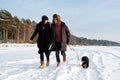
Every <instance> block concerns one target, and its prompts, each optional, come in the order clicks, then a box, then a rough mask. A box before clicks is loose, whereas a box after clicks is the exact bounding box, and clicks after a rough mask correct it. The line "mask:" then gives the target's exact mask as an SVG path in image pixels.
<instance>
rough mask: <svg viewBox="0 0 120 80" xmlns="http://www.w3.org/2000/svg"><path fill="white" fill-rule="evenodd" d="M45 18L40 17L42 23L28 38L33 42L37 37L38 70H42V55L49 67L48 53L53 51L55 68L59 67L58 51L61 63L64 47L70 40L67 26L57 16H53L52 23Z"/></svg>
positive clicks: (64, 54)
mask: <svg viewBox="0 0 120 80" xmlns="http://www.w3.org/2000/svg"><path fill="white" fill-rule="evenodd" d="M48 20H49V19H48V17H47V16H45V15H44V16H42V21H41V22H39V23H38V24H37V26H36V29H35V31H34V33H33V35H32V37H31V38H30V40H33V39H34V37H35V36H36V35H37V34H39V35H38V40H37V46H38V48H39V51H38V53H39V54H40V68H44V53H45V56H46V60H47V63H46V66H49V64H50V60H49V56H50V52H51V51H55V54H56V61H57V66H59V65H60V51H61V54H62V56H63V61H64V62H65V61H66V53H65V51H66V45H67V44H68V43H69V40H70V32H69V29H68V27H67V25H66V24H65V23H64V22H62V21H61V18H60V16H59V15H58V14H54V15H53V23H52V24H51V23H50V22H49V21H48Z"/></svg>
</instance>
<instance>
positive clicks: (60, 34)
mask: <svg viewBox="0 0 120 80" xmlns="http://www.w3.org/2000/svg"><path fill="white" fill-rule="evenodd" d="M52 29H53V35H54V36H53V40H54V41H53V42H54V51H55V52H56V60H57V66H59V65H60V56H59V52H60V51H61V54H62V56H63V62H66V53H65V51H66V46H67V44H68V43H69V41H70V32H69V29H68V27H67V25H66V24H65V23H64V22H62V21H61V19H60V16H59V15H58V14H54V15H53V23H52Z"/></svg>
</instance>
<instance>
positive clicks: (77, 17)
mask: <svg viewBox="0 0 120 80" xmlns="http://www.w3.org/2000/svg"><path fill="white" fill-rule="evenodd" d="M0 8H1V9H5V10H7V11H9V12H11V14H12V15H13V16H18V17H19V18H25V19H27V18H29V19H31V20H35V21H36V22H39V21H41V16H42V15H47V16H48V17H49V21H50V22H51V21H52V15H53V14H54V13H57V14H59V15H60V16H61V19H62V20H63V21H64V22H65V23H66V24H67V25H68V27H69V29H70V31H71V33H73V34H74V35H76V36H78V37H86V38H89V39H103V40H111V41H117V42H120V36H119V35H120V0H0Z"/></svg>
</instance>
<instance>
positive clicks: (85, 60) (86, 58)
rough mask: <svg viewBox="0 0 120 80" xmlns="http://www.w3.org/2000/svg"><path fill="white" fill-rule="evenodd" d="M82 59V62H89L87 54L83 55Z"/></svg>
mask: <svg viewBox="0 0 120 80" xmlns="http://www.w3.org/2000/svg"><path fill="white" fill-rule="evenodd" d="M81 61H82V62H88V61H89V59H88V57H87V56H83V57H82V59H81Z"/></svg>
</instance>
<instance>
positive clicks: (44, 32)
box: [30, 22, 53, 53]
mask: <svg viewBox="0 0 120 80" xmlns="http://www.w3.org/2000/svg"><path fill="white" fill-rule="evenodd" d="M37 34H39V35H38V39H37V46H38V48H39V53H41V52H44V51H46V50H48V48H49V46H50V44H51V42H52V39H53V31H52V28H51V24H50V23H47V24H46V25H43V23H42V22H40V23H38V24H37V26H36V29H35V31H34V33H33V35H32V37H31V38H30V39H31V40H33V39H34V37H35V36H36V35H37Z"/></svg>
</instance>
